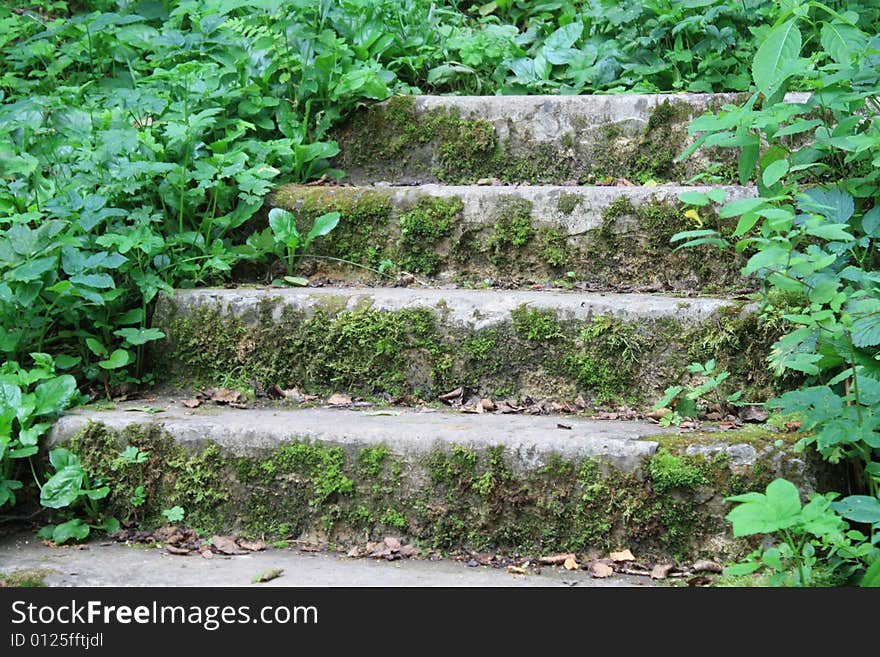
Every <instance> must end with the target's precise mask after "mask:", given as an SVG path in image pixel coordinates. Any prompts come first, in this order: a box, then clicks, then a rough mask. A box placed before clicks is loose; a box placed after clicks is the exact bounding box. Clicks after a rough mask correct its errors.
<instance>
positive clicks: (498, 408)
mask: <svg viewBox="0 0 880 657" xmlns="http://www.w3.org/2000/svg"><path fill="white" fill-rule="evenodd" d="M733 100H735V97H734V96H726V95H721V96H709V95H675V96H646V95H622V96H601V97H598V96H597V97H589V96H580V97H577V96H569V97H562V96H561V97H554V96H523V97H474V98H468V97H428V96H425V97H415V98H413V97H396V98H393V99H391V100H389V101H386V102H385V103H381V104H378V105H374V106H372V107H369V108H367V109H364V110H363V111H361V112H360V113H359V114H357V115H356V116H355V117H354V118H353V119H352V120H351V121H350V122H349V123H348V124H347V125H345V126H343V127H341V128H340V129H339V131H338V134H337V135H336V137H337V139H338V142H339V144H340V147H341V153H340V155H339V156H338V158H337V160H336V162H335V163H334V164H335V165H336V166H339V167H340V168H343V169H345V171H346V172H347V176H346V178H344V179H343V180H342V184H338V185H334V184H321V185H283V186H281V187H279V188H278V189H277V190H276V192H275V193H274V195H273V196H272V200H271V202H272V203H273V204H274V205H275V206H277V207H282V208H285V209H288V210H289V211H291V212H293V213H294V214H295V216H296V218H297V221H298V222H302V226H303V227H304V228H305V229H306V230H307V228H308V226H309V225H310V224H311V221H312V220H313V219H314V217H316V216H318V215H320V214H323V213H325V212H328V211H338V212H340V214H341V220H340V223H339V225H338V227H337V228H336V230H335V231H334V232H333V233H331V234H330V235H329V236H328V237H326V238H323V239H322V240H319V241H317V242H316V243H315V245H314V247H315V248H314V251H313V254H314V255H315V256H317V258H313V259H311V260H309V259H307V260H306V261H305V263H304V267H306V273H308V275H309V277H310V279H311V284H310V286H309V287H306V288H281V287H272V286H266V285H265V284H262V285H260V284H251V285H244V284H242V285H240V286H238V287H234V288H228V289H195V290H179V291H177V292H176V293H175V295H174V297H173V298H163V299H162V300H161V301H160V303H159V306H158V308H157V311H156V314H155V318H154V325H155V326H157V327H158V328H161V329H162V330H163V331H164V332H165V333H166V335H167V338H166V340H164V341H163V342H162V343H161V344H160V345H158V346H157V347H156V348H155V349H154V351H153V354H152V356H153V362H154V366H155V371H156V376H157V380H158V381H160V382H161V383H162V386H161V390H162V394H161V395H158V396H157V397H155V398H154V399H152V400H148V401H147V402H142V401H139V402H136V403H129V404H120V405H118V406H117V407H116V408H115V409H103V410H99V409H97V408H90V407H86V408H83V409H79V410H77V411H75V412H73V413H70V414H68V415H67V416H65V417H64V418H62V420H61V421H59V422H58V424H57V425H56V426H55V428H54V429H53V434H52V437H51V441H52V442H53V443H54V444H57V443H60V442H66V443H68V444H70V445H72V446H73V448H74V449H75V450H76V451H77V452H78V453H80V454H81V455H82V458H83V460H84V462H85V463H86V465H87V467H88V468H90V471H93V472H95V473H96V474H103V473H106V475H107V476H111V474H112V473H113V472H114V471H113V468H114V465H113V463H114V461H113V459H114V455H115V454H116V453H117V452H118V448H119V445H120V444H121V443H127V444H133V445H135V446H138V447H139V448H140V449H142V450H144V451H146V452H148V453H149V460H148V461H147V464H146V465H145V466H144V471H143V473H142V474H141V475H140V481H142V483H141V484H140V485H144V486H145V488H146V489H147V493H148V497H147V499H148V500H149V501H148V502H147V506H146V507H145V508H144V509H142V510H141V511H140V513H141V515H144V516H145V517H148V518H153V519H155V518H156V517H158V512H159V511H160V510H161V509H162V508H167V507H170V506H172V505H175V504H176V505H180V506H182V507H183V508H185V509H186V512H187V522H188V523H190V524H192V525H194V526H201V527H206V528H211V529H214V530H224V531H230V530H232V531H235V530H237V531H242V532H245V533H249V534H263V535H266V536H279V535H281V536H289V537H303V536H304V537H310V538H315V539H321V540H325V541H335V542H357V541H364V540H367V539H370V538H376V537H381V536H384V535H388V534H394V535H403V536H406V537H407V538H408V539H412V540H415V541H418V542H420V543H422V544H423V545H425V546H427V547H433V548H437V549H443V550H454V549H463V548H464V549H489V548H491V549H502V550H511V551H519V552H522V553H539V552H551V551H561V550H575V551H589V550H606V549H609V548H615V547H621V546H627V547H631V548H632V549H633V550H634V551H639V553H640V554H645V555H666V556H670V555H671V556H685V555H695V554H698V553H711V554H713V555H714V556H718V555H719V554H724V553H727V552H729V551H731V550H733V551H735V550H737V549H739V547H737V546H736V545H735V544H734V543H732V542H731V540H730V537H729V535H728V533H727V528H726V524H725V522H724V520H723V515H724V513H725V509H726V507H725V505H724V504H723V498H724V497H725V496H726V495H730V494H734V493H737V492H742V491H745V490H751V489H753V488H754V487H755V486H758V485H761V484H762V483H765V482H766V481H768V480H769V479H770V478H772V477H773V476H774V475H775V474H777V473H783V472H784V473H785V474H786V475H787V476H789V477H794V478H796V479H799V480H800V481H801V482H802V483H803V484H804V486H805V487H807V488H809V487H811V486H812V485H814V484H815V481H814V479H813V473H812V471H811V470H810V468H808V467H807V465H806V464H805V463H804V461H803V460H802V459H801V458H799V457H797V456H795V455H792V454H788V453H787V452H786V450H785V447H784V446H782V447H780V441H778V440H777V439H778V438H780V435H781V434H773V433H771V432H769V431H766V430H764V429H761V428H749V426H748V425H747V426H746V427H745V428H742V429H739V430H736V431H729V432H722V431H720V430H719V429H717V428H712V427H704V428H703V429H702V430H701V431H688V430H682V429H678V428H675V427H669V428H663V427H660V426H658V425H657V424H656V423H651V422H648V421H646V420H631V419H623V418H627V417H630V416H631V415H633V411H632V409H636V410H642V411H644V410H647V409H649V408H650V405H651V403H652V402H653V401H655V400H656V399H657V398H658V397H659V396H660V395H662V393H663V390H664V389H665V388H666V387H667V386H670V385H673V384H687V383H688V382H689V379H688V377H689V376H690V375H689V374H688V372H687V370H686V366H687V365H688V364H689V363H690V362H692V361H701V362H702V361H705V360H708V359H709V358H715V359H716V360H717V361H718V362H719V363H720V364H722V366H723V367H725V368H727V369H728V370H729V371H730V372H731V374H732V376H731V379H730V381H731V382H733V383H734V384H735V385H736V386H744V387H746V388H748V389H750V390H752V391H756V390H759V389H760V387H761V385H760V376H761V375H763V368H764V366H763V362H762V361H763V357H764V356H765V355H766V344H768V342H767V340H768V336H767V335H765V334H764V333H763V332H762V331H763V329H762V328H761V327H760V325H759V322H758V320H757V317H756V315H755V313H753V312H752V308H751V307H750V306H748V305H747V297H746V296H745V295H744V294H743V291H744V289H747V284H746V282H745V281H743V280H741V279H740V277H739V274H738V271H739V267H738V264H737V263H736V262H733V261H732V260H731V259H730V258H729V256H728V255H726V254H722V255H719V253H718V252H717V251H711V250H699V249H694V250H684V251H674V250H673V249H672V248H671V247H670V245H669V238H670V237H671V236H672V235H673V234H674V233H676V232H678V231H681V230H687V229H690V228H697V227H707V226H718V225H719V222H720V220H719V219H718V217H717V214H716V213H715V212H714V210H713V209H712V208H711V207H703V208H699V209H698V211H690V212H688V211H686V209H685V208H683V207H682V206H681V204H680V203H679V201H678V200H677V199H678V194H679V193H680V192H682V191H684V190H685V189H687V190H692V191H707V189H708V187H707V186H706V185H711V186H715V187H720V188H722V189H723V190H724V192H725V195H726V197H727V198H728V199H731V198H738V197H743V196H747V195H750V194H753V193H754V191H753V190H751V189H749V188H742V187H737V186H734V185H730V182H731V173H730V172H731V170H735V164H734V165H733V167H732V162H731V160H730V159H729V157H730V156H729V155H725V156H724V157H727V158H728V159H727V160H725V159H724V157H722V156H721V155H720V154H717V153H712V152H708V153H703V152H701V153H699V154H697V155H696V156H695V157H693V158H691V159H689V160H686V161H685V162H683V163H677V162H675V157H676V156H677V155H678V154H679V153H680V152H681V151H682V150H684V148H686V146H687V144H688V143H689V137H688V135H687V130H686V127H687V123H688V121H689V120H690V119H691V118H692V117H693V116H695V115H698V114H700V113H702V112H703V111H704V110H705V109H706V108H714V107H718V106H720V105H722V104H724V103H726V102H731V101H733ZM698 174H703V175H702V177H701V178H700V179H699V180H697V181H696V183H692V184H689V185H687V186H684V185H685V183H687V182H688V181H691V179H692V178H693V177H694V176H697V175H698ZM694 184H696V185H698V186H694ZM258 230H259V227H258ZM388 260H390V261H392V262H394V263H396V264H397V265H398V267H399V270H398V272H397V274H396V275H395V276H393V277H388V276H386V275H380V274H379V273H378V270H379V269H380V268H381V266H382V263H383V261H388ZM351 263H354V264H355V265H358V266H352V265H351ZM261 276H262V277H263V280H265V272H262V273H261ZM206 387H213V388H218V387H219V388H241V387H249V388H252V389H253V390H254V391H255V392H256V393H258V394H259V395H261V396H259V397H258V398H257V399H256V400H253V399H251V400H245V399H244V398H243V397H242V396H241V395H237V394H233V395H231V396H229V397H227V398H225V399H221V401H222V402H223V403H224V405H218V404H217V403H216V401H212V399H216V395H215V397H214V398H212V396H211V394H207V395H203V397H204V399H203V400H198V399H193V397H194V396H195V392H196V391H198V390H202V389H204V388H206ZM267 391H268V392H267ZM221 397H222V395H221ZM273 398H274V399H273ZM279 398H280V399H279ZM444 401H445V402H446V404H444V403H443V402H444ZM184 402H186V403H184ZM530 402H531V403H530ZM145 403H146V407H145V406H144V404H145ZM450 403H451V404H452V406H453V408H450V407H449V406H448V404H450ZM623 405H626V406H623ZM526 406H527V407H528V408H526V410H525V411H524V410H523V409H524V408H525V407H526ZM536 408H537V409H538V410H537V411H536V410H535V409H536ZM596 408H600V409H605V410H604V411H601V410H600V411H594V409H596ZM571 410H575V411H579V414H574V415H572V414H564V413H555V412H554V411H571ZM465 411H469V412H465ZM535 412H538V413H539V414H537V415H534V414H532V413H535ZM591 416H594V417H591ZM596 417H600V418H602V419H595V418H596ZM783 438H784V436H783ZM782 442H785V441H782ZM789 442H790V441H789ZM115 476H116V477H117V478H119V475H118V473H117V474H116V475H115ZM136 478H137V477H136V476H135V475H132V481H131V483H132V485H133V482H134V481H135V479H136ZM123 497H124V496H122V495H117V496H116V498H118V499H116V501H115V502H113V503H114V504H119V505H124V499H123Z"/></svg>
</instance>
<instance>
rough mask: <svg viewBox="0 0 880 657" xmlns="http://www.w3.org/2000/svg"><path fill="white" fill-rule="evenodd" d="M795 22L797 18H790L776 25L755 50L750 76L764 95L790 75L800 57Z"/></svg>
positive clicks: (799, 37)
mask: <svg viewBox="0 0 880 657" xmlns="http://www.w3.org/2000/svg"><path fill="white" fill-rule="evenodd" d="M797 22H798V19H797V18H792V19H791V20H788V21H786V22H785V23H782V24H781V25H777V26H776V27H775V28H773V29H772V30H771V31H770V33H769V34H768V35H767V38H766V39H764V42H763V43H761V45H760V46H759V47H758V50H757V52H755V57H754V59H753V61H752V77H753V78H754V80H755V84H756V85H757V86H758V88H759V89H760V90H761V91H762V92H763V93H764V95H766V96H769V95H771V94H772V93H773V92H774V91H775V90H776V88H777V87H778V86H779V85H780V84H781V83H782V82H783V81H784V80H785V79H786V78H787V77H788V76H789V75H791V72H792V69H793V68H794V66H795V64H796V63H797V61H798V58H799V57H800V53H801V44H802V38H801V31H800V30H799V29H798V26H797Z"/></svg>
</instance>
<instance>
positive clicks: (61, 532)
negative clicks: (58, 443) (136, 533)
mask: <svg viewBox="0 0 880 657" xmlns="http://www.w3.org/2000/svg"><path fill="white" fill-rule="evenodd" d="M49 462H50V463H51V465H52V467H53V468H54V470H55V472H54V474H53V475H52V476H51V477H50V478H49V479H48V481H46V483H44V484H43V485H42V486H41V487H40V504H41V505H43V506H44V507H46V508H48V509H64V510H65V513H64V514H63V515H66V516H71V515H72V516H74V517H72V518H69V519H68V520H66V521H65V522H62V523H60V524H55V525H46V526H45V527H43V528H42V529H41V530H40V536H41V537H42V538H46V539H48V540H51V541H53V542H55V543H58V544H61V543H65V542H67V541H69V540H71V539H74V540H84V539H85V538H87V537H88V535H89V533H90V532H91V530H92V529H102V530H104V531H106V532H107V533H109V534H112V533H114V532H117V531H119V521H118V520H116V519H115V518H112V517H104V516H103V515H102V513H101V511H100V509H99V508H98V504H97V503H98V500H102V499H104V498H105V497H107V495H109V494H110V487H109V486H108V485H106V484H101V483H100V482H90V480H89V477H88V475H87V474H86V472H85V470H83V467H82V464H81V463H80V460H79V457H77V456H76V455H75V454H73V453H72V452H70V451H69V450H67V449H64V448H58V449H54V450H52V451H51V452H49ZM79 512H82V513H85V516H86V517H85V518H82V517H79V515H78V513H79Z"/></svg>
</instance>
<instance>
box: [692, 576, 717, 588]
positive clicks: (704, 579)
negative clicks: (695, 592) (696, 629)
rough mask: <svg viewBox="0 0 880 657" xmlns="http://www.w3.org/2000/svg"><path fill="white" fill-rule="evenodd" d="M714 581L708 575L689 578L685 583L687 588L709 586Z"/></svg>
mask: <svg viewBox="0 0 880 657" xmlns="http://www.w3.org/2000/svg"><path fill="white" fill-rule="evenodd" d="M713 581H714V579H713V578H712V577H709V576H708V575H698V576H696V577H691V578H690V579H689V580H688V581H687V585H688V586H709V584H711V583H712V582H713Z"/></svg>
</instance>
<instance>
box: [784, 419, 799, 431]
mask: <svg viewBox="0 0 880 657" xmlns="http://www.w3.org/2000/svg"><path fill="white" fill-rule="evenodd" d="M800 428H801V423H800V422H797V421H795V422H786V423H785V430H786V431H787V432H788V433H794V432H795V431H797V430H799V429H800Z"/></svg>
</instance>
